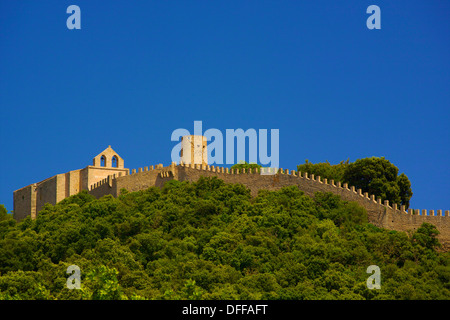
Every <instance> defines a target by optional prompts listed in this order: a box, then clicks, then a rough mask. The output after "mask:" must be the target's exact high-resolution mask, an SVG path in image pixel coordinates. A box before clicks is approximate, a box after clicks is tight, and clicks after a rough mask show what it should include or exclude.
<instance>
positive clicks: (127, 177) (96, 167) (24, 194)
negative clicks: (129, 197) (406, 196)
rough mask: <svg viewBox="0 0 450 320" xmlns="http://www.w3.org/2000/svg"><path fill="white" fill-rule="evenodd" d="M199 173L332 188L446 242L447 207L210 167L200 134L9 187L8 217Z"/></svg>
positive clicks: (251, 182) (401, 225)
mask: <svg viewBox="0 0 450 320" xmlns="http://www.w3.org/2000/svg"><path fill="white" fill-rule="evenodd" d="M201 176H204V177H217V178H219V179H222V180H224V181H225V182H226V183H240V184H243V185H244V186H246V187H248V188H249V189H250V191H251V194H252V195H253V196H256V195H257V193H258V190H260V189H267V190H278V189H281V188H282V187H285V186H292V185H295V186H298V188H299V189H300V190H302V191H303V192H305V194H306V195H308V196H313V195H314V193H315V192H317V191H322V192H332V193H334V194H337V195H339V196H340V197H341V198H342V199H343V200H346V201H355V202H357V203H359V204H360V205H361V206H363V207H364V208H366V210H367V213H368V216H369V222H370V223H372V224H374V225H376V226H378V227H382V228H386V229H390V230H398V231H409V230H412V231H414V230H416V229H417V228H418V227H420V225H421V224H422V223H423V222H429V223H431V224H433V225H435V226H436V228H437V229H438V230H439V232H440V235H439V236H438V238H439V240H440V242H441V243H442V244H443V247H444V249H445V250H448V248H449V247H450V217H449V211H448V210H447V211H445V212H443V211H442V210H436V211H435V210H430V211H429V212H428V211H427V210H419V209H415V210H414V209H408V210H407V211H406V210H405V206H403V205H402V206H399V205H397V204H395V203H394V204H390V203H389V201H384V202H383V203H382V202H381V199H380V198H378V199H376V197H375V196H374V195H369V194H367V193H362V191H361V189H357V190H356V189H355V187H353V186H348V185H347V184H346V183H344V184H342V183H341V182H339V181H333V180H330V181H328V180H327V179H321V177H315V176H314V175H313V174H308V173H307V172H296V171H294V170H291V171H290V170H288V169H284V170H283V169H279V170H278V173H276V174H274V175H262V174H261V172H260V169H250V170H247V171H246V170H245V169H243V170H241V171H240V170H237V169H236V170H235V169H229V168H224V167H217V166H210V165H209V164H208V157H207V141H206V138H205V137H202V136H185V137H183V138H182V141H181V153H180V163H179V164H176V163H174V162H172V164H171V165H169V166H166V167H164V166H163V165H162V164H157V165H151V166H148V167H143V168H138V169H137V170H136V169H132V170H131V173H130V170H129V169H126V168H125V167H124V160H123V159H122V158H121V157H120V156H119V155H118V154H117V153H116V152H115V151H114V150H113V149H112V148H111V146H109V147H108V148H106V149H105V150H104V151H102V152H101V153H100V154H98V155H97V156H96V157H95V158H94V159H93V165H92V166H87V167H85V168H83V169H78V170H73V171H69V172H67V173H62V174H57V175H55V176H53V177H51V178H48V179H45V180H43V181H41V182H38V183H33V184H31V185H29V186H26V187H23V188H21V189H19V190H16V191H14V209H13V213H14V218H15V219H16V220H17V221H19V220H22V219H24V218H25V217H27V216H31V218H32V219H35V218H36V216H37V215H38V213H39V210H41V208H42V206H43V205H44V204H45V203H50V204H56V203H57V202H59V201H61V200H63V199H64V198H67V197H69V196H71V195H74V194H77V193H78V192H80V191H81V190H88V192H89V193H90V194H92V195H93V196H95V197H96V198H100V197H102V196H104V195H108V194H110V195H112V196H114V197H117V196H118V195H119V194H120V190H121V189H122V188H123V189H126V190H128V191H130V192H133V191H138V190H143V189H147V188H149V187H152V186H156V187H162V186H163V185H164V183H165V182H166V181H169V180H173V179H175V180H179V181H197V180H198V179H199V178H200V177H201Z"/></svg>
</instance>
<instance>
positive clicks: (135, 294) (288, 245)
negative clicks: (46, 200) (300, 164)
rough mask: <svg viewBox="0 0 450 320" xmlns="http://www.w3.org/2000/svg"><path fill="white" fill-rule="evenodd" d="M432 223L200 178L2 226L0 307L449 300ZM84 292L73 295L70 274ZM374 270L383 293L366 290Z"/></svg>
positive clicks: (52, 209)
mask: <svg viewBox="0 0 450 320" xmlns="http://www.w3.org/2000/svg"><path fill="white" fill-rule="evenodd" d="M437 233H438V232H437V230H436V228H435V227H434V226H433V225H430V224H426V223H425V224H423V225H422V227H421V228H419V229H418V230H417V231H416V232H414V233H410V234H408V233H404V232H395V231H388V230H384V229H380V228H377V227H374V226H373V225H371V224H369V223H368V222H367V213H366V211H365V209H364V208H362V207H360V206H358V205H357V204H356V203H352V202H345V201H342V200H341V199H340V198H339V197H338V196H336V195H333V194H330V193H317V194H316V195H315V197H314V198H310V197H308V196H306V195H304V194H303V192H301V191H299V190H298V188H296V187H295V186H292V187H287V188H283V189H282V190H280V191H276V192H273V191H267V190H262V191H260V193H259V195H258V196H257V197H255V198H251V196H250V191H249V190H248V189H247V188H245V187H244V186H242V185H239V184H225V183H224V182H223V181H222V180H219V179H216V178H211V179H205V178H201V179H200V180H198V181H197V182H195V183H188V182H179V181H170V182H168V183H167V184H166V185H165V186H164V188H162V189H159V188H155V187H152V188H149V189H147V190H143V191H139V192H132V193H128V192H126V190H122V194H121V195H120V196H119V197H118V198H113V197H112V196H104V197H102V198H101V199H98V200H97V199H95V198H93V197H92V196H90V195H89V194H88V193H87V192H85V191H83V192H81V193H80V194H78V195H75V196H71V197H69V198H66V199H65V200H63V201H61V202H60V203H58V204H56V205H54V206H52V205H48V204H47V205H45V206H44V208H43V209H42V211H40V212H39V215H38V217H37V219H36V220H31V219H30V218H27V219H25V220H23V221H22V222H20V223H16V222H15V221H14V220H12V219H3V220H1V221H0V299H449V298H450V285H449V278H450V270H449V254H448V253H442V252H439V251H437V247H438V246H439V243H438V241H437V239H436V235H437ZM70 265H77V266H79V267H80V269H81V289H80V290H77V289H73V290H69V289H68V288H67V287H66V281H67V277H68V274H67V273H66V270H67V267H68V266H70ZM369 265H377V266H379V267H380V270H381V289H380V290H369V289H368V288H367V286H366V280H367V277H368V276H369V274H367V273H366V269H367V267H368V266H369Z"/></svg>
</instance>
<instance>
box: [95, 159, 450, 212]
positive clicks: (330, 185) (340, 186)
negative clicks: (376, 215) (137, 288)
mask: <svg viewBox="0 0 450 320" xmlns="http://www.w3.org/2000/svg"><path fill="white" fill-rule="evenodd" d="M175 168H185V169H186V168H188V169H194V170H198V171H200V172H202V171H203V172H208V173H215V174H220V175H218V176H219V177H220V176H222V175H234V176H242V179H245V178H244V177H245V176H243V175H257V176H260V177H261V178H263V177H273V176H277V175H282V176H285V177H290V178H291V179H297V180H305V181H308V182H312V183H314V184H317V185H318V187H319V188H320V187H322V186H324V187H326V189H327V190H326V191H330V192H333V191H338V190H339V191H340V192H339V193H340V194H341V195H342V193H344V194H345V193H347V196H349V197H359V198H360V199H361V200H362V201H366V203H370V204H373V205H378V206H380V207H383V208H387V209H390V210H392V211H394V212H395V213H398V214H404V215H415V216H442V217H448V216H450V211H449V210H445V211H443V210H441V209H439V210H429V212H428V210H426V209H422V210H419V209H408V210H406V208H405V206H404V205H399V204H396V203H393V204H390V203H389V201H388V200H385V201H384V202H382V201H381V198H379V197H376V196H375V195H373V194H372V195H369V194H368V193H367V192H364V193H363V192H362V190H361V189H357V188H356V187H354V186H349V185H348V184H347V183H341V182H340V181H334V180H328V179H326V178H325V179H322V178H321V177H320V176H315V175H314V174H309V173H308V172H301V171H295V170H289V169H283V168H280V169H278V170H277V173H276V174H275V175H264V174H263V173H264V170H265V169H266V168H250V169H247V170H246V169H230V168H226V167H220V166H214V165H206V164H193V163H191V164H185V163H183V162H181V163H180V164H178V165H177V164H176V163H174V162H173V163H172V164H171V165H170V166H168V167H163V165H162V164H157V165H152V166H149V167H143V168H138V169H132V170H131V175H135V174H140V173H145V172H150V171H155V170H157V171H158V174H159V176H160V177H162V178H167V177H173V176H175V175H176V173H174V170H175ZM111 178H112V179H114V178H115V177H114V176H111ZM238 180H239V178H238ZM107 182H108V181H107V179H104V180H102V181H101V182H99V183H98V185H102V184H104V183H107ZM297 183H298V182H295V181H294V180H292V183H291V184H292V185H294V184H297ZM333 189H336V190H333ZM334 193H336V192H334Z"/></svg>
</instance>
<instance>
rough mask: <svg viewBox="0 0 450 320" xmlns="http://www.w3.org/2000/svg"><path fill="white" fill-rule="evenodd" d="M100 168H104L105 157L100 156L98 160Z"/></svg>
mask: <svg viewBox="0 0 450 320" xmlns="http://www.w3.org/2000/svg"><path fill="white" fill-rule="evenodd" d="M100 166H101V167H106V157H105V156H102V157H101V158H100Z"/></svg>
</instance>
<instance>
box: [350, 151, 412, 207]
mask: <svg viewBox="0 0 450 320" xmlns="http://www.w3.org/2000/svg"><path fill="white" fill-rule="evenodd" d="M343 180H344V182H347V183H348V184H349V185H352V186H355V188H360V189H362V190H363V191H364V192H368V193H369V194H374V195H376V196H379V197H381V199H382V200H383V201H384V200H389V202H390V203H397V204H403V205H405V206H406V207H407V208H408V207H409V200H410V199H411V196H412V190H411V183H410V182H409V179H408V177H407V176H406V175H405V174H401V175H400V176H398V168H397V167H396V166H395V165H394V164H392V163H391V162H389V160H387V159H385V158H384V157H381V158H377V157H371V158H364V159H358V160H356V161H355V162H353V163H350V164H349V165H348V166H347V168H346V169H345V172H344V177H343Z"/></svg>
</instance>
